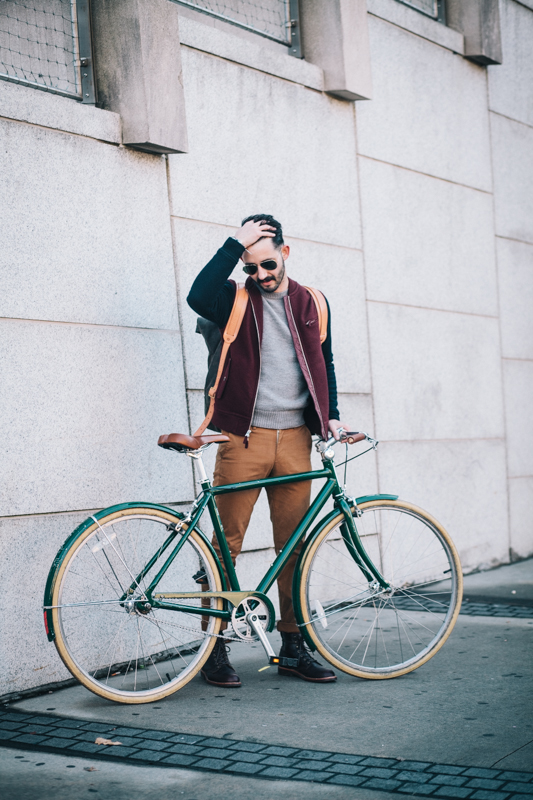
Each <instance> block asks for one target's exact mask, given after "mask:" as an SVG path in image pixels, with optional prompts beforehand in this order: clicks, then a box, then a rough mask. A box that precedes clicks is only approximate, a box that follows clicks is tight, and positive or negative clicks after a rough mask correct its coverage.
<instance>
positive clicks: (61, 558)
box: [43, 503, 226, 642]
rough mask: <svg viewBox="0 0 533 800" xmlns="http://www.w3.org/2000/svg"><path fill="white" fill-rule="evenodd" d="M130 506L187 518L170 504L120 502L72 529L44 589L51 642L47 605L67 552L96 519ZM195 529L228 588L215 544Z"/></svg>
mask: <svg viewBox="0 0 533 800" xmlns="http://www.w3.org/2000/svg"><path fill="white" fill-rule="evenodd" d="M130 508H152V509H155V510H157V511H164V512H165V513H166V514H170V515H171V516H173V517H175V518H176V520H182V519H184V518H185V514H183V513H182V512H181V511H176V510H175V509H174V508H169V507H168V506H162V505H158V504H156V503H120V504H119V505H116V506H109V507H108V508H104V509H102V511H97V512H96V513H94V514H93V515H92V516H90V517H88V518H87V519H86V520H85V521H84V522H82V523H81V524H80V525H78V527H77V528H76V529H75V530H73V531H72V533H71V534H70V536H68V537H67V538H66V539H65V541H64V542H63V544H62V545H61V547H60V548H59V550H58V552H57V555H56V557H55V558H54V560H53V562H52V566H51V568H50V572H49V573H48V578H47V580H46V586H45V590H44V602H43V605H44V606H45V608H44V609H43V614H44V627H45V630H46V635H47V637H48V641H49V642H53V641H54V639H55V632H54V623H53V620H52V609H50V608H46V606H51V605H52V595H53V591H54V586H55V582H56V578H57V574H58V572H59V570H60V568H61V565H62V563H63V561H64V559H65V556H66V554H67V553H68V551H69V550H70V548H71V546H72V544H73V543H74V542H75V541H76V539H77V538H78V537H79V536H81V535H82V534H83V533H84V532H85V531H86V530H87V528H90V527H91V525H94V521H95V520H97V521H100V520H101V519H103V518H104V517H107V516H108V514H114V513H115V512H117V511H126V510H127V509H130ZM195 531H196V532H197V533H198V535H199V536H201V538H202V539H203V541H204V544H205V545H206V546H207V547H208V548H209V550H210V551H211V555H212V556H213V558H214V559H215V563H216V564H217V566H218V568H219V572H220V577H221V580H222V588H223V589H224V590H225V589H226V580H225V577H224V570H223V569H222V567H221V565H220V561H219V558H218V556H217V554H216V552H215V550H214V548H213V545H212V544H211V542H210V541H209V540H208V538H207V536H206V535H205V533H203V531H202V530H200V528H198V527H197V526H196V527H195Z"/></svg>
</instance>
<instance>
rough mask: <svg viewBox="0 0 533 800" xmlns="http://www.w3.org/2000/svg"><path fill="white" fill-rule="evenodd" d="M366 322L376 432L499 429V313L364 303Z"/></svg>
mask: <svg viewBox="0 0 533 800" xmlns="http://www.w3.org/2000/svg"><path fill="white" fill-rule="evenodd" d="M369 322H370V347H371V359H372V370H373V391H374V410H375V415H376V434H377V436H378V438H380V439H393V440H409V439H477V438H499V437H502V436H503V435H504V434H503V408H502V392H501V361H500V344H499V332H498V320H497V319H490V318H487V317H478V316H473V315H468V314H455V313H451V312H442V311H431V310H426V309H416V308H407V307H404V306H394V305H387V304H384V303H369ZM382 488H383V487H382Z"/></svg>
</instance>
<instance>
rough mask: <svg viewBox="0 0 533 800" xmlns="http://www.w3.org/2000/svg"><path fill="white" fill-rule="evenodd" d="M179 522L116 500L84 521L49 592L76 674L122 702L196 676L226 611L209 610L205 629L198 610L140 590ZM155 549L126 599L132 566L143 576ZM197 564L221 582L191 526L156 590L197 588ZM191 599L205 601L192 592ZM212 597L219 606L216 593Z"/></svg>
mask: <svg viewBox="0 0 533 800" xmlns="http://www.w3.org/2000/svg"><path fill="white" fill-rule="evenodd" d="M175 522H176V517H175V516H174V515H172V514H170V513H168V512H165V511H163V510H161V509H153V508H148V507H147V508H144V507H142V506H139V507H134V508H128V509H125V510H118V511H115V512H112V513H110V514H109V515H107V516H105V517H103V518H101V519H99V520H98V523H97V522H94V524H92V525H91V526H90V527H88V528H87V529H86V530H85V531H83V532H82V533H81V534H80V536H79V537H78V538H77V539H76V540H75V541H74V542H73V543H72V545H71V546H70V548H69V550H68V552H67V553H66V555H65V557H64V558H63V561H62V563H61V567H60V569H59V572H58V574H57V576H56V580H55V583H54V587H53V592H52V605H53V606H54V608H53V611H52V615H53V626H54V632H55V640H54V641H55V645H56V647H57V651H58V653H59V655H60V657H61V659H62V661H63V663H64V664H65V666H66V667H67V669H68V670H69V671H70V672H71V673H72V675H73V676H74V677H75V678H77V679H78V680H79V681H80V683H82V684H83V685H84V686H86V687H87V688H88V689H90V690H91V691H92V692H94V693H95V694H97V695H99V696H100V697H105V698H106V699H108V700H114V701H116V702H119V703H150V702H154V701H157V700H161V699H162V698H164V697H167V696H168V695H170V694H172V693H173V692H176V691H178V690H179V689H181V688H182V687H183V686H185V685H186V684H187V683H188V682H189V681H190V680H192V678H193V677H194V676H195V675H196V674H197V673H198V671H199V670H200V669H201V668H202V666H203V664H204V663H205V661H206V660H207V658H208V657H209V654H210V652H211V650H212V649H213V647H214V644H215V635H216V634H217V633H218V631H219V629H220V625H221V620H220V619H217V618H215V617H209V618H207V617H206V618H205V619H206V621H207V622H206V624H207V628H206V630H205V631H202V627H205V624H204V625H202V617H200V616H199V615H197V614H191V613H189V614H186V613H185V612H181V611H175V610H163V609H153V608H151V609H149V610H146V608H145V606H144V604H143V603H142V602H140V601H141V600H142V590H143V589H145V588H146V587H147V586H148V584H149V583H150V581H151V580H152V579H153V578H154V576H155V575H156V574H157V573H158V572H159V570H160V569H161V567H162V566H163V564H164V563H165V561H166V560H167V558H168V556H169V555H170V554H171V553H172V550H173V548H174V547H176V545H177V543H178V542H179V541H180V536H181V534H177V535H176V536H175V538H174V539H173V540H172V541H171V542H170V543H169V537H171V536H172V531H169V530H168V527H167V526H169V525H171V524H172V523H175ZM165 543H167V546H166V549H165ZM154 554H159V558H158V559H157V561H156V562H155V563H154V565H153V567H152V569H150V571H149V572H148V573H147V575H146V576H145V577H144V578H143V579H142V580H141V581H140V582H139V588H138V590H136V591H135V592H134V593H133V595H132V603H130V606H129V608H126V606H125V604H124V602H121V598H123V597H124V593H125V592H127V590H128V588H129V587H130V586H131V585H132V576H133V577H134V578H136V577H138V575H139V573H140V572H141V570H142V568H143V567H144V566H145V565H146V564H147V563H148V561H149V559H150V558H151V557H152V556H153V555H154ZM200 568H204V570H205V572H206V575H207V581H208V588H209V590H210V591H220V590H221V589H222V583H221V578H220V574H219V570H218V567H217V564H216V562H215V559H214V558H213V555H212V553H211V551H210V549H209V548H208V547H207V546H206V544H205V542H204V541H203V539H202V537H201V536H200V535H199V534H198V533H197V532H196V531H193V532H192V533H191V534H190V536H189V537H188V538H187V540H186V541H185V543H184V544H183V546H182V548H181V550H180V551H179V552H178V554H177V556H176V557H175V559H174V560H173V561H172V563H171V565H170V566H169V568H168V571H167V572H166V573H165V575H164V576H163V577H162V578H161V581H160V583H159V584H158V586H157V591H161V592H164V591H179V592H191V591H192V592H198V591H200V590H201V587H200V585H199V584H198V583H196V581H195V579H194V577H193V576H194V575H195V574H196V573H197V571H198V570H199V569H200ZM134 600H135V601H136V602H133V601H134ZM169 602H171V601H169ZM176 602H177V601H176ZM187 602H188V603H190V604H192V605H196V606H199V605H201V601H200V600H196V599H193V600H188V601H187ZM204 602H205V601H204ZM207 602H210V603H211V607H212V608H221V607H222V601H221V600H220V599H218V598H217V599H211V600H210V601H207Z"/></svg>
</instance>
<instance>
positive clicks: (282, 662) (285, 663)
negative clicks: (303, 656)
mask: <svg viewBox="0 0 533 800" xmlns="http://www.w3.org/2000/svg"><path fill="white" fill-rule="evenodd" d="M270 663H271V664H274V663H276V664H278V665H279V666H280V667H297V666H298V664H299V663H300V659H299V658H287V657H286V656H280V657H279V658H276V659H272V660H271V662H270Z"/></svg>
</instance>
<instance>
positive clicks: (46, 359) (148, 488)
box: [0, 320, 192, 516]
mask: <svg viewBox="0 0 533 800" xmlns="http://www.w3.org/2000/svg"><path fill="white" fill-rule="evenodd" d="M1 338H2V347H3V354H2V358H3V377H2V387H1V388H2V390H1V399H0V420H1V423H0V424H1V439H2V442H3V446H4V452H5V453H6V454H7V457H6V458H3V459H2V460H1V461H0V470H1V473H2V474H1V476H0V486H2V493H1V501H0V515H2V516H3V515H15V514H35V513H42V512H53V511H69V510H75V509H83V508H102V507H104V506H108V505H111V504H113V503H120V502H128V501H133V500H146V501H152V502H161V501H163V502H165V501H166V502H176V501H185V500H189V499H191V496H192V486H191V471H190V467H189V465H188V464H183V463H181V462H180V463H178V460H177V458H176V457H173V455H172V454H169V453H168V452H167V451H165V450H162V449H161V448H159V447H157V439H158V437H159V435H160V434H161V433H168V432H170V430H172V429H176V428H177V429H178V430H180V429H181V430H184V429H185V426H186V424H187V423H186V410H185V392H184V384H183V367H182V361H181V347H180V339H179V334H178V333H177V332H167V331H164V332H159V331H149V330H132V329H119V328H106V327H100V326H81V325H64V324H54V323H35V322H23V321H7V320H4V321H3V322H2V323H1Z"/></svg>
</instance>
